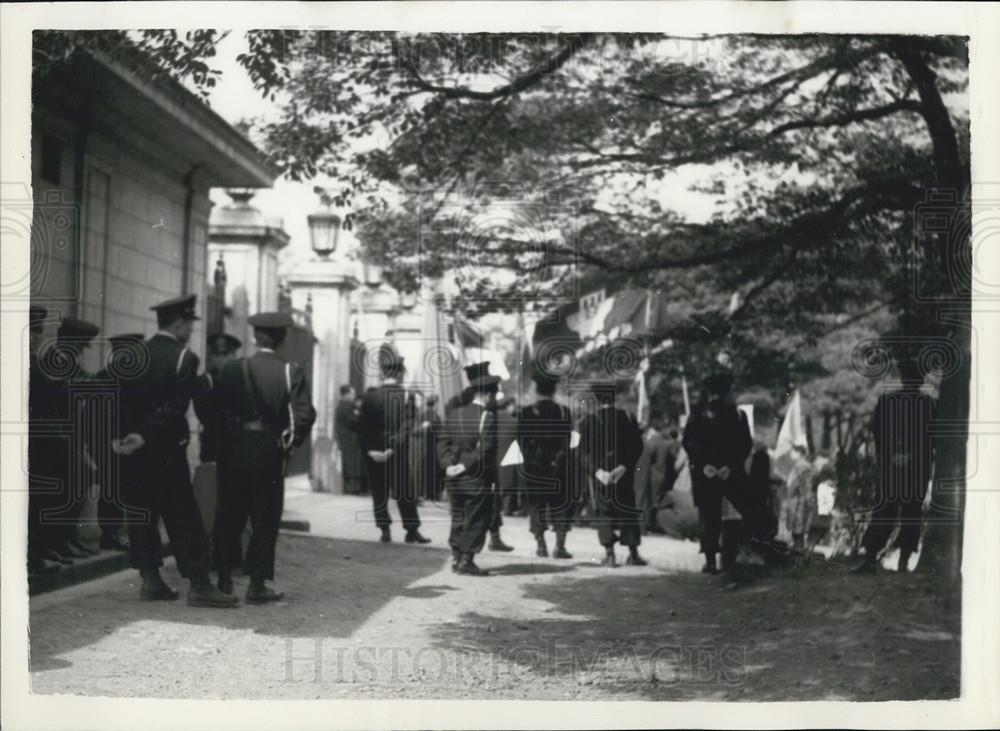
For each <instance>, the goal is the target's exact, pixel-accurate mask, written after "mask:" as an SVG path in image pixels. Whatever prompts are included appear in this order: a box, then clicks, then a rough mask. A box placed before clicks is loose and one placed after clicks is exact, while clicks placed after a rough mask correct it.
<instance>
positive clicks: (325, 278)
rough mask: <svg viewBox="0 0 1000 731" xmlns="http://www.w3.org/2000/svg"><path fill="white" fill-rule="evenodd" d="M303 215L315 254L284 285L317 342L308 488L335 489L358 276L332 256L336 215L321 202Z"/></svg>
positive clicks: (348, 264)
mask: <svg viewBox="0 0 1000 731" xmlns="http://www.w3.org/2000/svg"><path fill="white" fill-rule="evenodd" d="M307 220H308V222H309V235H310V238H311V241H312V248H313V251H314V252H315V256H314V257H312V258H311V259H310V260H309V261H305V262H302V263H301V264H300V265H299V266H297V267H295V269H293V270H292V272H291V273H290V274H289V275H288V284H289V287H290V288H291V293H292V299H293V301H294V303H295V305H296V307H297V308H298V309H302V310H305V311H306V312H307V316H310V317H311V320H312V330H313V334H314V335H315V337H316V341H317V342H316V350H315V353H316V355H315V360H314V367H313V383H312V389H313V403H314V404H315V406H316V412H317V419H316V425H315V427H313V437H312V438H313V443H312V460H313V463H312V470H311V474H312V477H313V489H314V490H320V491H324V492H338V493H339V492H343V485H341V484H340V483H341V477H340V471H339V470H338V469H337V451H336V441H335V439H334V430H333V416H334V411H335V409H336V405H337V403H336V402H337V398H338V397H339V390H338V387H339V386H340V385H342V384H344V383H347V382H348V380H349V379H350V351H351V340H350V328H349V324H350V319H349V318H350V295H351V292H352V291H353V290H354V289H355V288H356V287H357V286H358V280H357V279H356V278H355V277H354V276H353V274H352V268H353V263H352V262H349V261H347V260H346V259H344V258H343V257H342V256H338V255H336V252H337V244H338V239H339V237H340V229H341V218H340V216H338V215H337V214H336V213H334V212H333V211H331V210H330V209H329V207H325V208H323V209H322V210H319V211H317V212H316V213H313V214H311V215H310V216H308V218H307ZM310 310H311V314H310V312H309V311H310Z"/></svg>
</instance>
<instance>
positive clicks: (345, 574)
mask: <svg viewBox="0 0 1000 731" xmlns="http://www.w3.org/2000/svg"><path fill="white" fill-rule="evenodd" d="M450 555H451V554H450V551H448V550H446V549H444V548H440V547H438V548H435V547H432V546H421V547H419V548H415V547H413V546H407V545H404V544H396V543H391V544H388V545H385V544H379V543H375V542H372V541H351V540H338V539H333V538H319V537H315V536H309V535H295V534H282V535H281V537H280V539H279V543H278V562H277V566H276V579H277V580H276V581H275V582H274V583H275V587H276V588H278V589H286V596H287V601H284V602H279V603H276V604H268V605H261V606H250V605H245V604H242V603H241V605H240V606H239V607H237V608H235V609H208V608H201V607H198V608H195V607H188V606H186V605H185V603H184V596H185V593H186V590H187V582H186V581H184V580H183V579H181V577H180V576H179V575H178V573H177V570H176V568H175V567H174V562H173V559H170V558H168V559H167V560H166V561H165V563H166V566H165V568H164V570H163V576H164V578H165V579H166V580H167V583H169V584H170V585H171V586H173V587H174V588H176V589H178V590H180V593H181V597H180V599H179V600H178V601H175V602H144V601H141V600H140V599H139V577H138V572H135V571H127V572H122V573H120V574H116V575H115V577H113V578H112V579H109V580H107V581H103V582H100V584H99V585H98V584H95V585H94V587H93V589H92V591H90V592H88V593H86V594H85V595H83V596H82V598H81V600H80V601H79V602H70V601H58V602H52V603H48V604H43V607H44V608H36V606H35V604H36V601H35V600H33V602H32V607H31V612H30V627H31V655H30V666H31V671H32V672H37V671H45V670H55V669H60V668H65V667H67V666H68V665H69V664H70V663H68V662H67V661H66V660H64V659H62V658H61V657H58V656H57V654H58V655H64V654H66V653H69V652H71V651H73V650H75V649H78V648H81V647H87V646H88V645H92V644H94V643H96V642H98V641H100V640H101V639H102V638H104V637H105V636H107V635H111V634H113V633H115V632H116V631H118V630H119V629H120V628H122V627H125V626H126V625H129V624H132V623H136V622H142V621H145V620H153V621H162V622H171V623H183V624H189V625H198V626H203V625H215V626H218V627H224V628H227V629H231V630H251V631H253V632H256V633H260V634H267V635H275V636H280V637H289V638H295V637H324V638H345V637H349V636H350V635H351V633H353V632H354V631H355V630H356V629H357V628H358V627H359V626H360V625H361V624H363V623H364V622H365V621H366V620H367V619H368V618H369V617H370V616H371V615H372V614H373V613H375V612H377V611H378V610H379V609H381V608H382V607H383V606H384V605H385V604H386V603H388V602H389V601H390V600H392V599H393V598H395V597H398V596H408V597H413V598H428V599H432V598H434V597H437V596H440V595H441V594H443V593H444V592H445V591H448V590H450V589H452V588H453V587H451V586H447V585H439V586H421V587H418V588H410V589H408V588H407V587H409V586H410V585H411V584H412V583H413V582H415V581H417V580H418V579H421V578H423V577H425V576H430V575H432V574H435V573H437V572H438V571H440V570H441V568H442V567H443V566H444V565H445V563H446V562H447V561H448V560H449V558H450ZM246 583H247V580H246V579H245V578H240V577H237V579H236V590H237V593H238V594H240V596H241V600H242V593H243V591H245V589H246ZM74 590H78V589H74ZM303 594H308V595H309V596H308V597H305V596H303ZM306 600H308V601H306ZM84 605H85V606H86V614H84V613H83V611H82V610H81V609H80V607H81V606H84ZM316 607H320V610H317V609H316ZM41 620H44V621H41ZM109 662H114V659H113V658H109Z"/></svg>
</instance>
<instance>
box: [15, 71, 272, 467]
mask: <svg viewBox="0 0 1000 731" xmlns="http://www.w3.org/2000/svg"><path fill="white" fill-rule="evenodd" d="M32 101H33V105H32V125H31V133H32V140H31V188H32V189H31V193H30V197H29V198H28V200H30V204H31V207H30V209H29V210H31V216H32V225H31V272H30V280H29V282H28V286H27V287H26V291H25V295H26V297H25V298H26V299H30V301H31V302H32V303H33V304H40V305H42V306H44V307H45V308H46V309H47V310H48V313H49V314H48V318H47V321H46V323H45V333H46V335H47V336H48V338H47V340H48V339H50V338H52V337H54V336H55V332H56V330H57V328H58V326H59V322H60V320H61V319H63V318H65V317H78V318H82V319H86V320H89V321H91V322H93V323H94V324H96V325H97V326H98V327H100V329H101V333H100V336H99V337H98V338H96V339H95V340H94V342H93V344H92V346H91V347H90V348H88V349H87V350H86V351H84V359H83V367H84V368H85V370H87V371H89V372H95V371H97V370H99V369H101V368H102V367H103V366H104V362H105V358H106V356H107V353H108V350H109V348H108V340H107V338H108V337H110V336H113V335H118V334H123V333H133V332H137V333H144V334H146V335H151V334H152V333H153V332H155V331H156V318H155V315H154V313H153V312H152V311H151V310H150V309H149V308H150V307H151V306H152V305H154V304H156V303H157V302H160V301H163V300H166V299H169V298H171V297H176V296H177V295H179V294H182V293H194V294H196V295H198V305H199V310H200V314H201V316H202V318H203V319H202V320H201V321H200V322H198V323H196V329H195V332H194V335H193V337H192V340H191V344H190V347H191V348H192V350H194V352H196V353H198V354H199V355H201V356H204V353H205V333H206V327H205V325H206V323H205V321H204V317H205V300H206V293H207V292H206V280H207V275H206V270H207V269H208V227H209V216H210V212H211V205H212V204H211V201H210V200H209V195H208V192H209V188H211V187H213V186H226V187H266V186H270V185H271V184H272V182H273V180H274V178H275V177H276V171H275V170H274V169H273V168H272V167H271V166H270V165H269V163H268V162H267V161H266V159H265V158H264V156H263V154H262V153H261V152H260V151H259V150H257V149H256V148H255V147H254V145H253V144H252V143H251V142H250V141H249V140H247V139H246V138H245V137H244V136H243V135H242V134H240V133H239V132H238V131H237V130H236V129H234V128H233V127H232V126H230V125H229V124H228V123H227V122H226V121H225V120H223V119H222V118H221V117H220V116H218V115H217V114H216V113H215V112H213V111H212V110H211V109H210V108H209V107H207V106H206V105H205V104H204V103H203V102H202V101H200V100H199V99H198V98H196V97H195V96H194V95H193V94H191V93H190V92H188V91H187V90H186V89H184V88H183V87H182V86H181V85H180V84H177V83H175V82H173V81H171V80H168V79H163V78H159V79H152V78H149V77H147V76H143V75H140V74H137V73H135V72H134V71H132V70H129V69H126V68H124V67H123V66H121V65H119V64H117V63H116V62H114V61H111V60H109V59H106V58H102V57H100V56H97V55H92V54H87V55H83V54H77V56H76V57H74V59H73V60H72V61H71V62H67V63H65V64H63V65H62V66H60V67H59V68H54V69H52V70H51V71H50V72H48V73H46V74H45V75H44V76H43V77H38V76H36V77H35V78H34V79H33V85H32ZM5 192H6V191H5ZM24 194H25V195H26V196H28V191H27V190H25V191H24ZM43 347H44V346H43ZM191 418H192V427H193V429H192V433H196V428H194V427H196V424H195V423H194V422H193V419H194V417H193V414H192V417H191ZM197 449H198V445H197V440H196V439H192V441H191V447H190V450H191V456H192V458H194V457H196V455H197Z"/></svg>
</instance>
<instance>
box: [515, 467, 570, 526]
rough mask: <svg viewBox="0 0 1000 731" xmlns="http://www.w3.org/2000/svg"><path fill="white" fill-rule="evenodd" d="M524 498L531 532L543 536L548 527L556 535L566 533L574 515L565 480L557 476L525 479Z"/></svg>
mask: <svg viewBox="0 0 1000 731" xmlns="http://www.w3.org/2000/svg"><path fill="white" fill-rule="evenodd" d="M524 499H525V502H526V503H527V506H528V521H529V525H530V526H531V532H532V533H533V534H534V535H535V536H536V537H539V538H540V537H541V536H542V534H544V533H545V529H546V528H550V527H551V528H552V530H554V531H555V533H556V535H565V534H566V533H567V532H568V531H569V528H570V521H571V520H572V517H573V504H574V503H573V500H572V499H571V497H570V495H569V492H568V490H566V489H565V481H563V482H562V483H560V481H559V480H558V479H556V478H553V479H551V480H548V481H543V480H525V486H524Z"/></svg>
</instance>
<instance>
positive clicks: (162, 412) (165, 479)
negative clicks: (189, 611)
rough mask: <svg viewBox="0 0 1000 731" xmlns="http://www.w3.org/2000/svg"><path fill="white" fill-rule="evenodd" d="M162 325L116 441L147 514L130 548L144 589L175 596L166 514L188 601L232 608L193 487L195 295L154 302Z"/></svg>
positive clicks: (135, 502)
mask: <svg viewBox="0 0 1000 731" xmlns="http://www.w3.org/2000/svg"><path fill="white" fill-rule="evenodd" d="M151 309H152V310H154V311H155V312H156V321H157V325H158V327H159V331H158V332H157V333H156V334H155V335H153V336H152V337H151V338H149V339H148V340H147V341H146V343H145V346H146V353H147V354H148V366H147V367H146V369H145V370H144V371H143V373H142V374H141V375H140V376H139V377H138V378H136V379H135V380H133V381H130V382H128V384H127V386H125V387H123V389H122V395H123V398H125V399H127V400H128V402H129V408H128V409H127V410H126V413H127V414H129V415H130V418H132V419H134V421H133V422H132V423H130V424H128V425H127V427H126V428H125V430H124V431H125V432H126V436H125V437H124V438H122V439H120V440H117V441H116V442H115V443H113V446H114V449H115V450H116V451H117V452H118V453H119V454H122V455H125V456H134V458H135V464H136V475H135V480H134V481H130V482H129V483H128V484H126V485H124V487H125V488H126V493H127V494H126V503H127V504H128V506H129V507H130V508H133V509H136V510H139V511H141V512H142V513H143V515H144V519H140V520H136V521H130V522H129V555H130V558H131V562H132V566H133V568H137V569H138V570H139V573H140V575H141V576H142V587H141V589H140V596H141V598H143V599H146V600H172V599H176V598H177V592H176V591H174V590H173V589H171V588H170V587H169V586H167V584H166V582H164V580H163V578H162V577H161V576H160V566H162V565H163V547H162V545H161V541H160V530H159V523H160V518H163V522H164V524H165V525H166V528H167V534H168V536H169V538H170V545H171V548H172V549H173V554H174V559H175V561H176V563H177V569H178V571H179V572H180V574H181V576H184V577H185V578H187V579H188V580H189V581H190V583H191V587H190V589H189V590H188V595H187V603H188V604H189V605H191V606H202V607H219V608H224V607H233V606H235V605H236V602H237V600H236V597H234V596H228V595H226V594H223V593H222V592H220V591H219V590H218V589H216V588H215V587H214V586H213V585H212V583H211V580H210V579H209V574H208V572H209V565H208V560H209V559H208V536H207V534H206V532H205V527H204V524H203V522H202V517H201V512H200V511H199V509H198V503H197V502H196V501H195V497H194V490H193V489H192V486H191V472H190V470H189V468H188V461H187V444H188V440H189V439H190V430H189V427H188V421H187V411H188V407H189V406H190V403H191V398H192V396H194V395H196V385H197V383H198V377H197V374H198V364H199V359H198V356H197V355H195V354H194V353H192V352H191V351H190V350H188V348H187V342H188V341H189V340H190V339H191V333H192V330H193V326H194V321H195V320H198V319H200V318H199V317H198V316H197V315H196V314H195V295H182V296H181V297H177V298H174V299H171V300H168V301H166V302H162V303H160V304H158V305H155V306H153V307H152V308H151Z"/></svg>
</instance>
